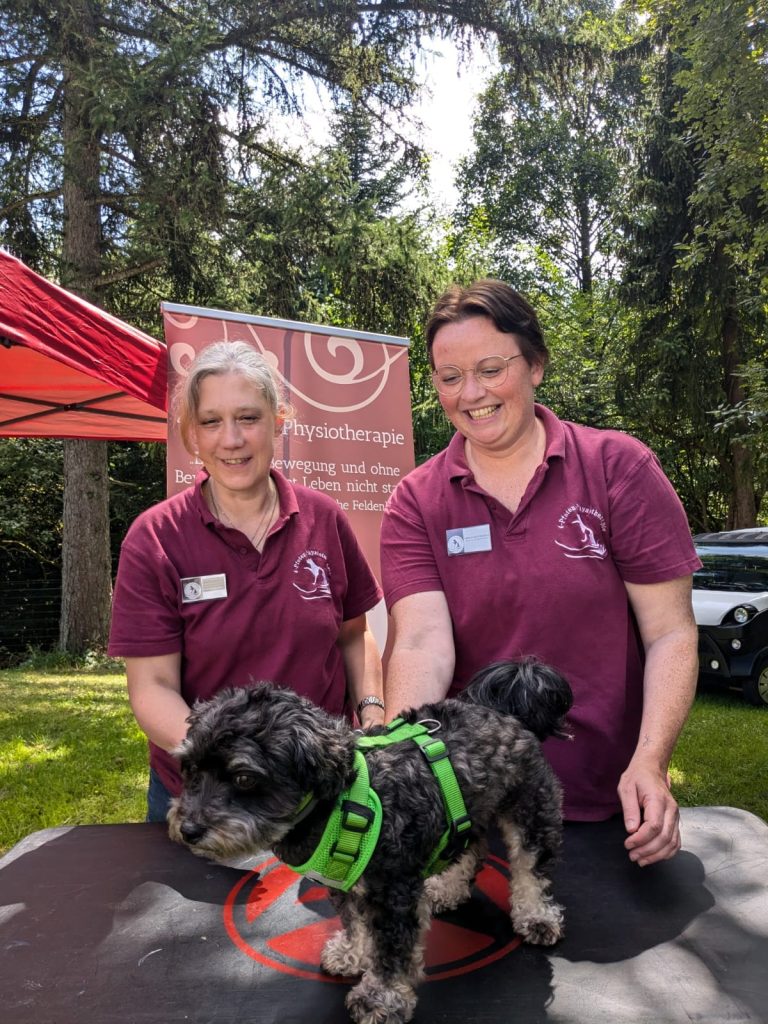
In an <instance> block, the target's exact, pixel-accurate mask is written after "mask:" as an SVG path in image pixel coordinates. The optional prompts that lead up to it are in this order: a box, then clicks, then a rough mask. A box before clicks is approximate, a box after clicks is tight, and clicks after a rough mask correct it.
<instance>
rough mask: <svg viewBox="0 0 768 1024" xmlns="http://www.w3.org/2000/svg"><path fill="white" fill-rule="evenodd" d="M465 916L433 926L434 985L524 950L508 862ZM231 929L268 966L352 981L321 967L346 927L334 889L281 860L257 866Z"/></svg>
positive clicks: (230, 907)
mask: <svg viewBox="0 0 768 1024" xmlns="http://www.w3.org/2000/svg"><path fill="white" fill-rule="evenodd" d="M473 909H474V913H473V912H472V911H473ZM461 916H462V920H463V922H464V923H462V924H454V923H452V922H451V921H449V920H448V919H447V917H437V918H434V919H433V921H432V925H431V927H430V930H429V934H428V936H427V949H426V975H427V981H440V980H442V979H444V978H454V977H456V975H459V974H467V973H469V972H470V971H476V970H478V969H479V968H481V967H485V966H486V965H487V964H490V963H493V962H494V961H495V960H500V959H501V958H502V957H503V956H506V955H507V953H509V952H511V951H512V950H513V949H516V948H517V946H519V945H520V942H521V940H520V938H519V937H518V936H516V935H514V934H513V932H512V926H511V924H510V921H509V875H508V872H507V866H506V864H505V863H504V861H502V860H501V859H500V858H498V857H494V856H491V857H488V859H487V860H486V862H485V865H484V867H483V869H482V870H481V872H480V874H479V875H478V876H477V879H476V880H475V891H474V893H473V896H472V900H471V901H470V903H468V904H465V908H464V909H463V910H462V912H461ZM473 919H477V921H478V924H477V927H473V925H472V923H471V922H472V921H473ZM224 924H225V927H226V929H227V933H228V934H229V937H230V938H231V940H232V941H233V942H234V944H235V945H236V946H237V948H238V949H239V950H241V952H243V953H245V954H246V956H249V957H251V958H252V959H253V960H256V961H258V963H260V964H264V965H265V966H266V967H271V968H273V969H274V970H276V971H282V972H283V973H284V974H292V975H293V976H294V977H297V978H310V979H311V980H313V981H328V982H332V983H333V982H343V981H344V979H343V978H335V977H332V976H330V975H328V974H326V973H325V972H324V971H323V969H322V968H321V967H320V952H321V950H322V948H323V946H324V945H325V943H326V940H327V939H328V938H330V936H331V935H333V933H334V932H336V931H338V929H339V928H340V927H341V926H340V924H339V919H338V917H336V915H335V912H334V910H333V908H332V906H331V904H330V901H329V900H328V892H327V890H326V888H325V887H324V886H322V885H319V884H318V883H317V882H312V881H309V880H308V879H302V878H300V877H299V876H298V875H297V874H296V873H295V872H294V871H291V869H290V868H288V867H286V866H285V865H284V864H282V863H281V862H280V861H279V860H277V858H276V857H270V858H269V859H267V860H264V861H262V862H261V863H260V864H257V865H256V866H255V868H254V869H253V871H250V872H249V873H248V874H247V875H245V877H244V878H242V879H241V881H239V882H238V883H237V885H236V886H235V887H234V888H233V889H232V891H231V892H230V894H229V896H228V897H227V902H226V904H225V905H224Z"/></svg>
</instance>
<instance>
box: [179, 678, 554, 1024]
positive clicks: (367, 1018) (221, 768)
mask: <svg viewBox="0 0 768 1024" xmlns="http://www.w3.org/2000/svg"><path fill="white" fill-rule="evenodd" d="M572 699H573V698H572V694H571V689H570V686H569V685H568V683H567V682H566V681H565V680H564V679H563V678H562V677H561V676H560V675H559V674H558V673H557V672H555V671H554V670H553V669H551V668H549V667H547V666H545V665H543V664H541V663H539V662H536V661H534V660H531V659H528V660H525V661H521V662H500V663H498V664H496V665H493V666H491V667H489V668H488V669H485V670H483V671H482V672H479V673H478V674H477V675H476V676H475V677H474V678H473V679H472V680H471V682H470V683H469V685H468V686H467V687H466V689H465V690H464V691H463V692H462V693H461V694H460V696H459V697H457V698H453V699H446V700H443V701H440V702H438V703H431V704H425V705H423V706H422V707H419V708H416V709H412V710H409V711H407V712H404V713H403V714H402V715H401V718H402V719H403V720H404V721H405V722H406V723H408V724H413V723H418V722H422V721H426V722H428V723H429V725H428V728H429V729H430V731H432V733H433V736H434V737H439V738H441V739H443V740H444V743H445V747H446V748H447V751H448V754H449V756H450V760H451V763H452V765H453V770H454V773H455V777H456V780H457V781H458V783H459V787H460V790H461V794H462V796H463V800H464V804H465V807H466V811H467V814H468V816H469V819H470V821H471V826H470V827H469V830H468V833H467V838H468V842H467V845H466V849H464V851H463V852H461V853H460V855H459V856H458V859H457V860H455V862H454V863H452V864H451V865H450V866H449V867H447V868H446V869H445V870H444V871H443V872H442V873H441V874H436V875H432V876H430V877H426V878H425V877H424V874H425V870H426V869H427V866H428V864H429V863H430V858H431V856H432V854H433V851H434V850H435V847H436V845H437V844H438V842H439V840H440V838H441V836H443V834H444V833H445V831H446V815H445V809H444V804H443V799H442V796H441V791H440V785H439V783H438V781H437V779H436V778H435V774H434V772H433V770H432V769H431V767H430V765H429V763H428V762H427V760H426V758H425V756H424V755H423V753H422V751H421V750H419V749H418V746H417V744H416V743H414V742H411V741H408V740H405V741H403V742H398V743H393V744H391V745H385V746H380V747H373V748H372V749H366V750H365V762H366V765H367V768H368V774H369V777H370V784H371V786H372V788H373V789H374V790H375V792H376V793H377V794H378V797H379V799H380V802H381V808H382V818H381V827H380V834H379V836H378V841H377V843H376V846H375V849H374V851H373V854H372V855H371V858H370V861H369V862H368V864H367V866H366V868H365V869H364V872H363V874H362V876H361V877H360V879H359V880H358V881H357V882H355V883H354V884H353V885H352V886H351V888H350V889H349V891H347V892H344V891H340V890H338V889H333V888H332V889H330V890H329V892H330V898H331V901H332V903H333V905H334V907H335V909H336V911H337V913H338V915H339V917H340V920H341V924H342V930H341V931H339V932H337V933H336V934H334V935H333V936H332V937H331V938H330V939H329V940H328V942H327V943H326V945H325V948H324V950H323V953H322V957H321V962H322V965H323V968H324V969H325V970H326V971H327V972H328V973H330V974H333V975H340V976H343V977H353V976H358V975H361V976H362V977H361V978H360V980H359V982H358V983H357V984H356V985H355V986H354V987H353V988H352V989H351V990H350V991H349V993H348V995H347V998H346V1006H347V1009H348V1011H349V1014H350V1017H351V1019H352V1020H353V1021H355V1022H356V1024H404V1022H406V1021H409V1020H410V1019H411V1017H412V1016H413V1012H414V1009H415V1006H416V993H415V986H416V985H417V984H418V982H419V980H420V977H421V975H422V970H423V949H424V941H425V935H426V931H427V929H428V926H429V920H430V915H431V914H432V913H439V912H441V911H444V910H449V909H455V908H456V907H457V906H459V904H460V903H462V902H463V901H464V900H466V899H467V898H468V897H469V895H470V890H471V886H472V882H473V880H474V877H475V875H476V873H477V871H478V869H479V867H480V865H481V863H482V860H483V857H484V855H485V853H486V849H487V834H488V830H489V828H490V827H491V826H492V825H495V826H496V827H497V829H498V830H499V832H500V833H501V836H502V838H503V840H504V843H505V845H506V849H507V854H508V860H509V869H510V885H509V889H510V907H511V920H512V925H513V927H514V930H515V932H516V933H517V934H518V935H520V936H521V938H523V939H524V940H526V941H527V942H530V943H535V944H538V945H545V946H547V945H552V944H553V943H555V942H557V941H558V939H559V938H560V937H561V935H562V933H563V910H562V908H561V907H560V906H559V905H558V904H557V903H556V902H555V901H554V900H553V898H552V896H551V894H550V893H549V887H550V880H549V878H548V876H547V874H546V868H547V866H548V865H549V864H550V863H551V861H552V860H553V858H554V857H555V856H556V855H557V853H558V852H559V848H560V844H561V839H562V820H561V790H560V785H559V783H558V781H557V779H556V778H555V775H554V773H553V772H552V770H551V768H550V767H549V765H548V763H547V761H546V760H545V758H544V756H543V754H542V751H541V747H540V741H541V740H543V739H544V738H546V737H547V736H550V735H560V736H564V735H567V734H566V733H565V732H564V727H565V716H566V714H567V712H568V711H569V709H570V707H571V703H572ZM189 723H190V724H189V732H188V734H187V737H186V739H185V740H184V741H183V742H182V744H181V746H180V747H179V748H178V750H177V754H178V755H179V756H180V759H181V770H182V776H183V780H184V788H183V791H182V794H181V796H180V797H178V798H177V799H175V800H174V801H173V802H172V805H171V809H170V811H169V814H168V821H169V826H170V835H171V837H172V838H173V839H174V840H176V841H178V842H181V843H183V844H185V845H186V846H188V847H189V848H190V849H191V850H192V851H193V852H194V853H196V854H199V855H201V856H204V857H210V858H213V859H215V860H228V859H230V858H232V857H239V856H243V855H252V854H255V853H257V852H260V851H263V850H272V851H274V853H275V854H276V855H277V856H278V857H279V858H280V859H281V860H283V861H284V862H285V863H287V864H289V865H293V866H294V867H295V866H297V865H303V864H304V863H305V861H307V859H308V858H309V857H310V856H311V854H312V853H313V851H314V850H315V848H316V847H317V846H318V843H319V841H320V839H321V836H322V834H323V830H324V828H325V825H326V822H327V821H328V818H329V815H330V814H331V811H332V809H333V807H334V805H335V803H336V801H337V798H338V797H339V795H340V794H342V793H343V792H344V791H345V790H346V789H347V788H348V787H349V786H350V785H351V783H352V781H353V779H354V778H355V768H354V762H355V756H356V755H355V751H356V746H357V741H358V739H359V737H360V736H361V732H360V731H359V730H358V731H354V730H353V729H352V727H351V726H350V724H349V723H348V722H347V721H346V720H344V719H341V718H335V717H333V716H331V715H329V714H327V713H326V712H324V711H322V710H321V709H320V708H318V707H316V706H315V705H314V704H312V703H311V702H310V701H309V700H307V699H305V698H303V697H300V696H298V695H297V694H296V693H295V692H293V691H292V690H287V689H282V688H279V687H275V686H273V685H271V684H269V683H257V684H256V685H254V686H253V687H252V688H245V689H229V690H225V691H222V692H221V693H219V694H218V695H217V696H216V697H214V698H213V700H211V701H209V702H207V703H198V704H197V705H196V706H195V707H194V709H193V711H192V714H191V715H190V718H189ZM383 732H384V728H383V727H381V726H379V727H376V728H373V729H371V730H369V732H368V733H365V734H364V735H365V736H375V735H380V734H381V733H383ZM308 794H311V799H310V801H309V803H307V800H308Z"/></svg>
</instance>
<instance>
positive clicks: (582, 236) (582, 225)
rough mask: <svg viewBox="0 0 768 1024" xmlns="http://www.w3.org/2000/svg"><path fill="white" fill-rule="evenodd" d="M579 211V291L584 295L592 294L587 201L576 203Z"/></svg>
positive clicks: (590, 244)
mask: <svg viewBox="0 0 768 1024" xmlns="http://www.w3.org/2000/svg"><path fill="white" fill-rule="evenodd" d="M578 210H579V291H581V292H582V293H583V294H584V295H590V294H591V292H592V287H593V283H592V230H591V225H592V220H591V217H590V211H589V200H588V199H587V198H582V199H580V200H579V201H578Z"/></svg>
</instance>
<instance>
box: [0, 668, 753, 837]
mask: <svg viewBox="0 0 768 1024" xmlns="http://www.w3.org/2000/svg"><path fill="white" fill-rule="evenodd" d="M108 668H109V669H110V670H109V671H107V670H106V669H108ZM766 766H768V713H767V712H766V711H764V710H761V709H759V708H754V707H751V706H750V705H748V704H745V703H744V702H743V701H742V700H741V698H740V697H739V696H738V695H735V694H734V695H732V694H727V693H726V694H712V693H704V694H700V695H699V697H697V699H696V703H695V704H694V707H693V711H692V713H691V716H690V718H689V720H688V723H687V724H686V727H685V730H684V731H683V735H682V736H681V738H680V742H679V744H678V748H677V751H676V752H675V757H674V760H673V763H672V769H671V774H672V781H673V787H674V792H675V796H676V797H677V799H678V800H679V801H680V803H681V804H683V805H693V804H703V805H709V806H718V805H724V806H731V807H741V808H744V809H745V810H748V811H752V812H753V813H754V814H757V815H759V816H760V817H761V818H763V819H765V820H768V773H767V772H766ZM146 779H147V767H146V742H145V739H144V736H143V734H142V733H141V731H140V729H139V727H138V726H137V725H136V723H135V721H134V718H133V715H132V714H131V710H130V707H129V705H128V697H127V694H126V688H125V677H124V675H122V674H115V671H114V666H109V665H108V663H106V662H104V663H102V662H100V661H98V659H97V660H96V661H95V662H92V663H86V664H84V666H83V667H81V668H79V669H76V670H73V669H71V668H65V667H62V668H58V667H57V666H56V663H55V662H53V664H52V662H51V659H37V660H35V659H34V658H32V659H31V660H30V661H29V662H28V665H27V667H23V668H18V669H12V670H5V671H0V853H3V852H4V851H6V850H7V849H9V848H10V847H11V846H13V845H14V844H15V843H17V842H18V841H19V840H20V839H23V838H24V836H26V835H29V833H30V832H35V831H37V830H38V829H43V828H48V827H51V826H55V825H85V824H107V823H113V822H125V821H142V820H143V818H144V796H145V788H146Z"/></svg>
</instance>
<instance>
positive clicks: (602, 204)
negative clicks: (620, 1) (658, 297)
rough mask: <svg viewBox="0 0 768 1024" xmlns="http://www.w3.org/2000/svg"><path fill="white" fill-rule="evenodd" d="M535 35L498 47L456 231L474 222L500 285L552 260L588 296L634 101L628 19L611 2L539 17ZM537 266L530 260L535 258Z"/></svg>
mask: <svg viewBox="0 0 768 1024" xmlns="http://www.w3.org/2000/svg"><path fill="white" fill-rule="evenodd" d="M535 24H536V26H537V28H538V30H539V31H538V33H537V35H536V36H535V45H534V40H531V41H530V42H529V43H528V44H527V46H526V47H525V48H524V49H523V50H522V51H521V46H520V42H519V41H518V40H515V43H514V45H506V46H504V45H503V46H501V48H500V57H501V62H502V67H501V70H500V71H499V72H498V73H497V74H496V75H495V76H494V77H493V79H492V80H491V82H490V84H489V86H488V88H487V89H486V90H485V92H484V93H483V94H482V96H481V98H480V103H479V108H478V113H477V116H476V118H475V125H474V140H475V149H474V151H473V153H472V154H471V155H470V156H469V157H467V158H466V159H465V160H464V161H463V163H462V167H461V172H460V176H459V182H460V187H461V193H462V200H461V212H460V215H461V220H462V221H463V223H464V224H468V223H469V224H471V222H472V219H473V218H476V216H477V213H478V211H482V215H483V218H484V221H485V224H486V227H487V229H488V230H489V231H490V232H491V233H492V234H493V237H494V243H493V248H492V258H493V263H494V265H495V267H496V268H497V272H498V273H499V274H500V275H501V276H503V277H506V278H510V277H516V276H518V275H519V274H520V264H521V263H523V264H525V262H526V253H527V254H528V255H527V264H528V273H529V275H531V276H533V277H534V278H535V271H536V270H537V269H538V268H539V266H540V264H541V261H542V258H543V259H544V260H551V261H553V262H554V264H555V265H556V267H557V268H558V269H559V270H560V271H562V272H563V273H565V275H566V276H567V278H568V279H570V280H571V281H573V282H574V283H575V284H576V286H577V287H578V288H579V289H580V290H581V291H583V292H589V291H591V290H592V286H593V282H594V279H595V275H596V274H598V275H602V276H603V277H605V276H609V275H610V272H611V269H612V265H613V263H614V262H615V260H614V253H615V248H616V218H617V212H618V201H619V197H620V195H621V192H622V189H623V187H624V186H625V184H626V171H627V165H628V162H629V161H628V156H627V150H628V140H627V131H626V130H627V126H628V117H627V114H628V111H629V110H630V109H631V103H632V100H633V99H634V95H635V90H634V84H635V83H634V81H633V76H632V71H634V69H635V63H633V62H632V61H631V60H630V59H629V58H628V57H627V55H626V53H625V52H624V51H625V50H626V49H627V47H628V44H629V23H628V19H627V16H626V15H625V14H622V13H621V12H616V11H615V10H614V4H613V3H612V2H611V0H587V2H586V3H580V4H576V5H569V6H568V7H567V8H566V9H565V10H563V11H559V10H558V8H557V6H555V8H554V9H553V8H546V9H545V10H543V11H542V12H541V13H540V15H539V16H538V18H537V19H536V21H535ZM532 253H533V254H534V255H533V256H531V254H532Z"/></svg>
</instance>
